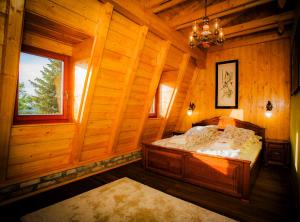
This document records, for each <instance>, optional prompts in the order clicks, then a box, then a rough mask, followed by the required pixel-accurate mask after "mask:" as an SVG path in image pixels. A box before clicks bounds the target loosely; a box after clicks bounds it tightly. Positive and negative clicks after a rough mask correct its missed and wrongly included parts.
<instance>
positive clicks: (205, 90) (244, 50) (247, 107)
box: [177, 38, 290, 139]
mask: <svg viewBox="0 0 300 222" xmlns="http://www.w3.org/2000/svg"><path fill="white" fill-rule="evenodd" d="M232 59H238V60H239V86H238V87H239V109H242V110H243V112H244V120H245V121H249V122H252V123H255V124H258V125H259V126H262V127H265V128H266V136H267V138H274V139H289V118H290V40H289V38H285V39H280V40H275V41H269V42H264V43H258V44H253V45H247V46H241V47H235V48H231V49H226V50H220V51H214V52H208V54H207V62H206V67H207V69H205V70H201V71H200V72H199V74H198V77H197V81H196V84H195V86H194V87H193V88H192V91H191V94H192V96H191V99H190V100H191V101H192V102H194V103H195V104H196V110H195V112H194V114H193V115H192V117H188V116H185V118H183V119H181V120H182V121H181V122H180V123H179V124H178V126H177V128H178V129H181V130H185V129H188V128H190V127H191V123H192V122H197V121H199V120H202V119H207V118H211V117H214V116H222V115H230V113H231V111H232V110H226V109H215V63H216V62H220V61H226V60H232ZM268 100H270V101H271V102H272V104H273V106H274V108H273V116H272V118H270V119H268V118H266V117H265V115H264V112H265V106H266V103H267V101H268ZM185 109H187V106H186V107H185Z"/></svg>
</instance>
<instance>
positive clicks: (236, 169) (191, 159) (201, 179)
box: [143, 117, 265, 202]
mask: <svg viewBox="0 0 300 222" xmlns="http://www.w3.org/2000/svg"><path fill="white" fill-rule="evenodd" d="M209 125H217V126H219V127H218V128H219V129H218V130H219V131H222V130H223V129H224V128H226V126H227V125H234V126H235V127H238V128H244V129H249V130H252V131H254V133H255V135H257V136H259V137H260V138H261V140H260V149H259V151H258V153H257V154H256V155H255V156H254V157H252V159H246V158H234V157H224V156H218V155H211V154H206V153H198V152H195V151H190V150H185V149H181V148H180V147H176V148H173V147H172V148H171V147H167V146H162V145H157V144H155V142H152V143H143V164H144V167H145V168H146V169H147V170H151V171H154V172H157V173H159V174H162V175H165V176H169V177H172V178H176V179H179V180H182V181H185V182H188V183H192V184H195V185H199V186H202V187H205V188H208V189H211V190H215V191H218V192H222V193H225V194H228V195H231V196H234V197H237V198H240V199H241V200H243V201H246V202H248V201H249V195H250V191H251V187H252V185H253V184H254V182H255V179H256V177H257V175H258V172H259V168H260V165H261V160H262V152H263V149H262V148H263V146H264V140H265V129H264V128H261V127H259V126H257V125H255V124H252V123H250V122H245V121H241V120H237V119H231V118H227V119H226V121H225V120H224V119H223V118H220V117H215V118H212V119H206V120H203V121H201V122H198V123H194V124H193V125H192V126H193V127H196V126H209Z"/></svg>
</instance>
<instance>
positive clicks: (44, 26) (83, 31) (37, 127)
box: [0, 0, 203, 185]
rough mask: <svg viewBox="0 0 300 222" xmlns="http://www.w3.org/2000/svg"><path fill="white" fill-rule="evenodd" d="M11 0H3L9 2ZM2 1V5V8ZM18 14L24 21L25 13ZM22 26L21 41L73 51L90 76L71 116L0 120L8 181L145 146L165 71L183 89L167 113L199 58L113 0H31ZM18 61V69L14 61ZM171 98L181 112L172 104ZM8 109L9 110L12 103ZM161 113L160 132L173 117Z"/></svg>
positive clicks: (167, 79)
mask: <svg viewBox="0 0 300 222" xmlns="http://www.w3.org/2000/svg"><path fill="white" fill-rule="evenodd" d="M14 1H15V0H6V2H7V3H8V4H9V7H11V8H14V7H13V6H14V5H13V4H11V2H14ZM2 2H3V1H1V4H0V9H1V10H2V9H3V10H4V9H6V6H5V7H4V6H2V4H3V3H2ZM9 7H8V8H9ZM20 7H21V6H20ZM5 13H6V12H5ZM4 15H5V14H4V12H3V13H0V22H2V21H3V24H2V23H1V24H2V25H0V28H1V33H0V34H1V35H3V36H1V35H0V40H1V38H2V37H3V38H5V35H4V34H5V32H4V29H3V30H2V27H3V26H5V16H4ZM18 21H19V22H21V23H22V21H23V20H22V17H18ZM11 24H14V23H11ZM20 27H21V26H20ZM20 31H22V32H23V33H22V35H21V33H19V37H20V40H21V41H20V43H21V44H23V45H27V46H33V47H36V48H40V49H45V50H48V51H52V52H56V53H60V54H64V55H67V56H69V57H70V61H71V64H70V66H71V67H70V70H71V80H72V81H73V80H74V65H75V64H77V63H81V62H84V63H86V64H88V69H87V80H86V81H85V87H84V89H83V92H82V98H84V99H83V100H82V101H81V102H78V101H76V102H74V101H73V100H74V99H76V100H78V98H79V97H78V95H73V93H72V92H70V101H69V103H70V107H71V109H72V107H73V106H74V105H75V104H77V105H78V104H80V105H79V107H77V108H76V110H75V109H74V112H75V113H72V115H71V116H72V118H71V119H70V121H69V122H68V123H56V124H55V123H52V124H29V125H25V124H24V125H11V122H10V121H6V122H5V123H6V124H7V126H8V125H10V127H9V130H8V129H4V128H1V127H0V130H6V133H9V137H8V141H9V142H8V145H7V146H6V145H5V144H4V143H3V141H2V140H1V152H2V150H3V152H2V153H4V151H6V150H7V152H8V155H3V156H1V157H4V158H3V159H4V162H5V163H7V164H6V165H5V168H6V169H5V170H4V171H3V169H2V171H3V172H4V174H5V177H4V181H3V178H2V181H3V182H4V184H5V185H7V184H13V183H17V182H21V181H26V180H28V179H32V178H36V177H40V176H43V175H48V174H50V173H52V172H59V171H62V170H66V169H70V168H73V167H77V166H81V165H84V164H88V163H92V162H97V161H100V160H103V159H109V158H112V157H115V156H118V155H122V154H126V153H130V152H132V151H136V150H140V141H141V137H142V132H143V129H144V127H145V125H147V123H146V122H147V119H148V113H149V110H150V107H151V104H152V100H153V98H154V96H155V93H156V90H157V88H158V85H159V82H160V79H162V80H161V83H166V82H169V83H171V85H173V86H174V89H176V90H175V91H176V92H178V93H171V94H170V96H169V97H168V98H166V103H167V106H168V113H169V115H168V116H170V114H172V115H171V116H172V118H173V116H174V117H176V118H177V117H178V110H180V108H179V107H180V106H183V103H184V100H185V98H184V94H185V92H186V91H187V88H188V84H189V81H191V78H192V77H191V76H190V75H191V74H192V73H193V70H194V69H195V61H194V59H193V58H192V57H191V56H190V53H189V52H187V51H183V50H184V49H182V48H185V47H179V48H181V49H178V48H177V46H175V45H174V43H172V42H171V40H167V39H166V38H163V37H160V36H158V35H157V34H154V33H153V32H152V31H151V30H149V29H148V27H147V26H143V25H141V24H137V23H136V22H134V21H132V20H130V19H128V18H126V17H125V16H123V15H122V14H120V13H119V12H117V11H116V10H113V6H112V5H110V4H109V3H107V4H102V3H100V2H99V1H97V0H88V1H76V3H74V2H70V1H65V0H45V1H38V0H27V1H26V4H25V12H24V26H23V28H22V29H20ZM61 33H63V35H62V34H61ZM0 43H1V42H0ZM0 49H2V44H1V48H0ZM19 53H20V47H16V51H15V54H14V55H13V56H14V57H15V58H16V59H18V56H19ZM1 55H2V54H1ZM201 59H203V58H201ZM14 68H15V70H17V68H18V65H17V63H16V64H15V66H14ZM162 73H163V77H162V78H161V75H162ZM15 77H17V72H15V73H14V78H15ZM13 81H14V84H15V85H14V87H12V88H11V89H10V92H9V93H10V96H11V97H10V100H11V101H10V102H11V103H12V104H14V101H15V100H14V96H15V92H16V83H17V78H15V79H13ZM72 81H71V82H72ZM0 86H1V87H3V86H2V85H1V84H0ZM71 88H73V89H74V85H72V86H71ZM2 96H3V94H1V99H2ZM168 100H169V101H168ZM171 101H173V102H174V107H176V110H177V111H176V113H177V114H174V112H172V109H173V108H172V107H173V106H172V104H173V103H171ZM175 104H176V105H175ZM5 111H6V112H8V113H10V117H12V114H13V107H11V109H10V110H8V109H7V110H5ZM72 112H73V111H72ZM159 120H160V121H161V122H160V123H163V126H164V127H163V128H160V129H159V131H160V132H161V134H163V133H164V131H165V130H164V129H165V127H166V126H167V125H168V121H167V120H168V118H167V117H166V116H165V117H164V118H161V119H159ZM172 121H173V120H172ZM172 121H171V122H172ZM160 125H161V124H160ZM160 125H158V127H160ZM146 128H147V127H146ZM4 136H5V135H4ZM2 145H3V146H2ZM6 156H7V157H6ZM5 158H6V159H5ZM2 171H1V172H2Z"/></svg>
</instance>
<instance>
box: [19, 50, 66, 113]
mask: <svg viewBox="0 0 300 222" xmlns="http://www.w3.org/2000/svg"><path fill="white" fill-rule="evenodd" d="M63 65H64V62H63V61H61V60H57V59H52V58H46V57H42V56H37V55H32V54H28V53H24V52H22V53H21V58H20V68H19V89H18V115H59V114H62V107H63V104H62V99H63V68H64V67H63Z"/></svg>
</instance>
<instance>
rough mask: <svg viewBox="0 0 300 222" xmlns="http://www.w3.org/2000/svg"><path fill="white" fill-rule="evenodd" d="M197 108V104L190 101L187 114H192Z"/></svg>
mask: <svg viewBox="0 0 300 222" xmlns="http://www.w3.org/2000/svg"><path fill="white" fill-rule="evenodd" d="M195 108H196V106H195V104H194V103H192V102H190V105H189V108H188V110H187V112H186V113H187V115H188V116H191V115H192V114H193V111H194V109H195Z"/></svg>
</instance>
